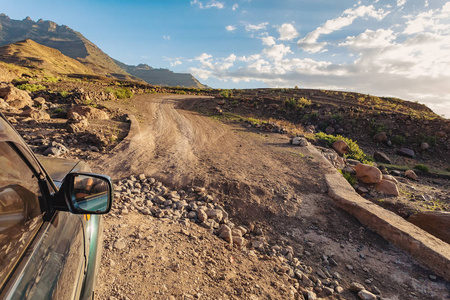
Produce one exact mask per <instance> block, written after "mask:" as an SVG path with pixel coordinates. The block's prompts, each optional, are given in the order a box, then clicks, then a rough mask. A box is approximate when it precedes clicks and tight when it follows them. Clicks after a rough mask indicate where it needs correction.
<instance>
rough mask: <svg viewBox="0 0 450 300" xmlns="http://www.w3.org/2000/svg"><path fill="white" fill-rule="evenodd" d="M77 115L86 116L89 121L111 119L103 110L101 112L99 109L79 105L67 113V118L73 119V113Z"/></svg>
mask: <svg viewBox="0 0 450 300" xmlns="http://www.w3.org/2000/svg"><path fill="white" fill-rule="evenodd" d="M74 112H75V113H77V114H79V115H80V116H84V117H86V118H87V119H89V120H108V119H109V115H108V114H107V113H106V112H104V111H103V110H100V109H98V108H94V107H91V106H82V105H78V106H75V107H74V108H72V109H70V110H69V111H68V112H67V118H70V117H72V114H73V113H74Z"/></svg>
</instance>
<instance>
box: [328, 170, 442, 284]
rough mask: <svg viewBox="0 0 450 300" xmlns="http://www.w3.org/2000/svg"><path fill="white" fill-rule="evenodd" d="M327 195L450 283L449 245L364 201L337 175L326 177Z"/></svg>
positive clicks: (389, 212) (391, 213)
mask: <svg viewBox="0 0 450 300" xmlns="http://www.w3.org/2000/svg"><path fill="white" fill-rule="evenodd" d="M325 180H326V182H327V185H328V195H329V196H330V197H331V198H332V199H333V201H334V203H335V204H336V205H337V206H338V207H340V208H341V209H343V210H345V211H347V212H349V213H350V214H352V215H353V216H354V217H355V218H357V219H358V220H359V221H360V222H361V223H362V224H364V225H366V226H368V227H369V228H370V229H372V230H373V231H375V232H376V233H378V234H379V235H380V236H382V237H383V238H384V239H386V240H387V241H389V242H391V243H392V244H394V245H396V246H397V247H399V248H401V249H403V250H404V251H406V252H407V253H408V254H410V255H411V256H412V257H413V258H414V259H416V260H417V261H418V262H420V263H422V264H423V265H425V266H427V267H428V268H430V269H431V270H432V271H433V272H435V273H436V275H439V276H441V277H442V278H444V279H445V280H447V281H448V282H450V245H449V244H447V243H445V242H443V241H441V240H440V239H438V238H436V237H434V236H433V235H431V234H429V233H428V232H426V231H424V230H422V229H420V228H419V227H417V226H415V225H414V224H412V223H409V222H407V221H406V220H404V219H403V218H401V217H400V216H398V215H396V214H394V213H393V212H391V211H388V210H386V209H384V208H382V207H380V206H378V205H376V204H374V203H372V202H370V201H369V200H366V199H364V198H363V197H361V196H360V195H359V194H358V193H356V192H355V190H354V189H353V188H352V187H351V186H350V184H349V183H348V182H347V180H346V179H345V178H343V177H342V175H341V174H339V173H338V172H335V173H332V174H325Z"/></svg>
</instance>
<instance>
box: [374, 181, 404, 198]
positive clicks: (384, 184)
mask: <svg viewBox="0 0 450 300" xmlns="http://www.w3.org/2000/svg"><path fill="white" fill-rule="evenodd" d="M376 189H377V191H379V192H382V193H384V194H386V195H391V196H398V195H399V192H398V188H397V185H396V184H395V183H394V182H392V181H389V180H385V179H382V180H381V181H380V182H378V183H377V185H376Z"/></svg>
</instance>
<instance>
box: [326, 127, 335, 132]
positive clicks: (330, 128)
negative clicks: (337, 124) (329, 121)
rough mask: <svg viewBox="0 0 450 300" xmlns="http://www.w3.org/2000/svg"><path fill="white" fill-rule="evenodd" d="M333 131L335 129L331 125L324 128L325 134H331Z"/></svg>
mask: <svg viewBox="0 0 450 300" xmlns="http://www.w3.org/2000/svg"><path fill="white" fill-rule="evenodd" d="M335 131H336V130H335V129H334V128H333V127H331V126H328V127H327V128H325V132H326V133H327V134H333V133H334V132H335Z"/></svg>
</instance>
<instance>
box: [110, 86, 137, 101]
mask: <svg viewBox="0 0 450 300" xmlns="http://www.w3.org/2000/svg"><path fill="white" fill-rule="evenodd" d="M105 92H106V93H113V94H114V95H115V96H116V98H117V99H127V98H131V97H132V96H133V92H132V91H131V90H130V89H129V88H116V89H114V88H111V87H108V88H106V89H105Z"/></svg>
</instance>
